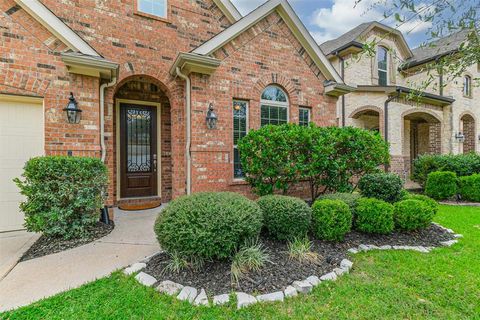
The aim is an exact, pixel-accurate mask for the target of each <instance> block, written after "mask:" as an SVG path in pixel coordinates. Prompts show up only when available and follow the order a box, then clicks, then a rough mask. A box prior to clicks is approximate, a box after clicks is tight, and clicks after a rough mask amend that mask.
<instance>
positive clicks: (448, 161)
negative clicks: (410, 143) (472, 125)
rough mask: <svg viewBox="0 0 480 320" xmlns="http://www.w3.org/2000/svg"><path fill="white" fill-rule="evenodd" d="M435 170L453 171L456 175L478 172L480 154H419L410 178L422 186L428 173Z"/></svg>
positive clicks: (479, 170)
mask: <svg viewBox="0 0 480 320" xmlns="http://www.w3.org/2000/svg"><path fill="white" fill-rule="evenodd" d="M435 171H451V172H455V173H456V174H457V176H458V177H465V176H470V175H472V174H475V173H480V154H476V153H468V154H457V155H453V154H442V155H440V154H436V155H423V156H420V157H418V159H416V160H415V161H414V163H413V169H412V179H413V180H414V181H416V182H418V183H420V184H421V185H422V186H424V185H425V183H426V181H427V177H428V174H430V173H432V172H435Z"/></svg>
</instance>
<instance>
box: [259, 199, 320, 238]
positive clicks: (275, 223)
mask: <svg viewBox="0 0 480 320" xmlns="http://www.w3.org/2000/svg"><path fill="white" fill-rule="evenodd" d="M257 203H258V205H259V206H260V208H261V209H262V213H263V224H264V226H265V228H266V229H267V231H268V234H269V235H270V236H272V237H273V238H275V239H278V240H291V239H293V238H296V237H304V236H305V235H306V234H307V232H308V229H309V228H310V222H311V218H312V210H311V209H310V207H309V206H308V205H307V204H306V203H305V201H303V200H301V199H298V198H293V197H287V196H280V195H271V196H264V197H261V198H260V199H258V201H257Z"/></svg>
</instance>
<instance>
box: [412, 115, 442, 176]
mask: <svg viewBox="0 0 480 320" xmlns="http://www.w3.org/2000/svg"><path fill="white" fill-rule="evenodd" d="M403 122H404V132H403V141H404V145H403V154H404V155H405V156H406V157H408V158H410V161H409V163H410V165H411V164H412V163H413V161H414V160H415V159H417V158H418V157H419V156H420V155H423V154H440V153H441V152H442V123H441V121H440V119H438V118H437V117H436V116H435V115H433V114H431V113H427V112H422V111H414V112H410V113H407V114H404V116H403ZM408 171H410V170H408Z"/></svg>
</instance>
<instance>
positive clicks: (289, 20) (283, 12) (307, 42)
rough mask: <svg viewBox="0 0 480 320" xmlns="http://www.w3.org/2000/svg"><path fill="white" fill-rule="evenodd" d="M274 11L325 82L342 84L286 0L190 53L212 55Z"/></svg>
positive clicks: (252, 14) (268, 6)
mask: <svg viewBox="0 0 480 320" xmlns="http://www.w3.org/2000/svg"><path fill="white" fill-rule="evenodd" d="M274 11H277V12H278V13H279V14H280V16H281V17H282V18H283V19H284V21H285V22H286V24H287V25H288V26H289V28H290V30H291V31H292V32H293V34H294V35H295V37H296V38H297V40H298V41H299V42H300V43H301V44H302V46H303V47H304V48H305V50H306V51H307V53H308V54H309V55H310V57H311V58H312V60H313V61H314V62H315V64H316V65H317V67H318V68H319V69H320V71H321V72H322V74H323V75H324V76H325V78H327V80H334V81H336V82H337V83H343V80H342V79H341V77H340V76H339V75H338V73H337V71H336V70H335V68H334V67H333V66H332V65H331V63H330V61H329V60H328V59H327V57H325V55H324V54H323V52H322V51H321V50H320V48H319V47H318V45H317V43H316V42H315V40H314V39H313V37H312V35H311V34H310V32H308V30H307V29H306V28H305V26H304V25H303V23H302V22H301V21H300V18H299V17H298V16H297V14H296V13H295V11H294V10H293V9H292V7H291V6H290V4H289V3H288V2H287V1H286V0H269V1H267V2H266V3H264V4H263V5H261V6H259V7H258V8H257V9H255V10H253V11H252V12H250V13H249V14H248V15H246V16H245V17H243V18H242V19H240V20H239V21H237V22H236V23H234V24H233V25H231V26H230V27H229V28H227V29H225V30H223V31H222V32H220V33H219V34H217V35H216V36H214V37H213V38H211V39H210V40H208V41H207V42H205V43H203V44H202V45H200V46H199V47H198V48H196V49H195V50H193V51H192V53H193V54H199V55H204V56H209V55H211V54H213V53H214V52H215V51H216V50H218V49H220V48H221V47H223V46H224V45H225V44H227V43H228V42H230V41H231V40H233V39H235V38H236V37H237V36H238V35H240V34H241V33H242V32H244V31H246V30H248V29H249V28H251V27H252V26H254V25H255V24H256V23H257V22H259V21H260V20H262V19H263V18H265V17H266V16H268V15H269V14H270V13H272V12H274Z"/></svg>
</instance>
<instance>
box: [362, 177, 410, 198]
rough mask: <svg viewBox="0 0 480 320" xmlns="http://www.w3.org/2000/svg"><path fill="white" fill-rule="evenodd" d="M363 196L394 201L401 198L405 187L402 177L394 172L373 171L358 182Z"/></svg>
mask: <svg viewBox="0 0 480 320" xmlns="http://www.w3.org/2000/svg"><path fill="white" fill-rule="evenodd" d="M358 187H359V188H360V192H361V194H362V196H364V197H366V198H375V199H379V200H383V201H386V202H390V203H394V202H397V201H399V200H400V198H401V195H402V189H403V182H402V179H400V177H399V176H398V175H397V174H394V173H384V172H380V173H371V174H366V175H364V176H363V177H362V178H361V179H360V181H359V182H358Z"/></svg>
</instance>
